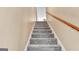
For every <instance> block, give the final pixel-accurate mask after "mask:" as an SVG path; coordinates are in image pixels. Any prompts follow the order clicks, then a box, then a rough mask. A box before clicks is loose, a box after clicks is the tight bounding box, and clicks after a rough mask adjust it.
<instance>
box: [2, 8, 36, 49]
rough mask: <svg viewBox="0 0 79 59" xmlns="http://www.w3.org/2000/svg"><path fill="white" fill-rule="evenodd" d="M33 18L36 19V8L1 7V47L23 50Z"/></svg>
mask: <svg viewBox="0 0 79 59" xmlns="http://www.w3.org/2000/svg"><path fill="white" fill-rule="evenodd" d="M32 20H35V10H34V8H10V7H9V8H8V7H4V8H0V48H8V49H9V50H23V49H24V46H25V42H26V41H27V38H28V35H29V33H30V31H31V27H32V25H33V23H34V22H32ZM25 38H26V39H25Z"/></svg>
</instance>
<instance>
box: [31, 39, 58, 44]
mask: <svg viewBox="0 0 79 59" xmlns="http://www.w3.org/2000/svg"><path fill="white" fill-rule="evenodd" d="M30 44H57V40H31V41H30Z"/></svg>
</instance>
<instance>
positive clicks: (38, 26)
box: [27, 21, 62, 51]
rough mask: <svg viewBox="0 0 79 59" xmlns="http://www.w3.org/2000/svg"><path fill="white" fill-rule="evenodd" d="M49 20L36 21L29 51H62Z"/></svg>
mask: <svg viewBox="0 0 79 59" xmlns="http://www.w3.org/2000/svg"><path fill="white" fill-rule="evenodd" d="M61 50H62V48H61V46H60V45H58V43H57V39H56V38H55V36H54V33H52V30H51V29H50V27H49V25H48V24H47V22H45V21H44V22H36V23H35V27H34V30H33V33H32V36H31V39H30V43H29V45H28V48H27V51H61Z"/></svg>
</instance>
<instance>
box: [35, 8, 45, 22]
mask: <svg viewBox="0 0 79 59" xmlns="http://www.w3.org/2000/svg"><path fill="white" fill-rule="evenodd" d="M36 13H37V16H36V17H37V21H45V19H46V7H37V8H36Z"/></svg>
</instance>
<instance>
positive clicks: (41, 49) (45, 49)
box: [28, 47, 61, 51]
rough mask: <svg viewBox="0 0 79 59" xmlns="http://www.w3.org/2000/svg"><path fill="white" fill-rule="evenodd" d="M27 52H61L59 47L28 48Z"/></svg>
mask: <svg viewBox="0 0 79 59" xmlns="http://www.w3.org/2000/svg"><path fill="white" fill-rule="evenodd" d="M28 50H29V51H61V47H51V48H49V47H29V48H28Z"/></svg>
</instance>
